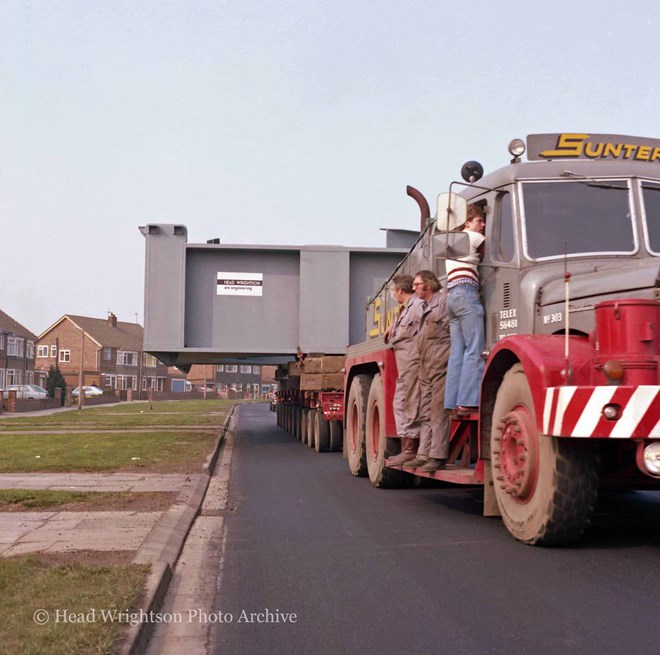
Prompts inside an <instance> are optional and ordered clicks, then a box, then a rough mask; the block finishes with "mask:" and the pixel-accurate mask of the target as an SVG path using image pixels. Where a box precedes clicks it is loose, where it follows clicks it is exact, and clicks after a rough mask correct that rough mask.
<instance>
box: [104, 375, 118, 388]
mask: <svg viewBox="0 0 660 655" xmlns="http://www.w3.org/2000/svg"><path fill="white" fill-rule="evenodd" d="M104 378H105V386H106V387H107V388H108V389H114V388H115V385H116V383H117V378H116V376H114V375H105V376H104Z"/></svg>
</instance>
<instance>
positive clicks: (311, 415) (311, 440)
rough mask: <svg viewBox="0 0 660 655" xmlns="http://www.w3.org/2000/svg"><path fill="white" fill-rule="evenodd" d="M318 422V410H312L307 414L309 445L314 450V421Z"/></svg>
mask: <svg viewBox="0 0 660 655" xmlns="http://www.w3.org/2000/svg"><path fill="white" fill-rule="evenodd" d="M315 420H316V410H315V409H310V410H309V414H307V442H306V443H307V445H308V446H309V447H310V448H314V421H315Z"/></svg>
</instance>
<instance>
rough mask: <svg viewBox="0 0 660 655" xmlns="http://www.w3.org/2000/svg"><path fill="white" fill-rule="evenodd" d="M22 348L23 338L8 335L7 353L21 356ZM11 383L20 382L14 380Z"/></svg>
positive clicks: (23, 344)
mask: <svg viewBox="0 0 660 655" xmlns="http://www.w3.org/2000/svg"><path fill="white" fill-rule="evenodd" d="M24 348H25V340H24V339H21V338H20V337H9V338H8V339H7V355H9V356H10V357H23V352H24ZM12 384H20V382H19V383H16V382H14V383H12Z"/></svg>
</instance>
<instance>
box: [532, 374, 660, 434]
mask: <svg viewBox="0 0 660 655" xmlns="http://www.w3.org/2000/svg"><path fill="white" fill-rule="evenodd" d="M608 404H616V405H619V406H620V407H621V410H622V412H621V418H619V419H618V420H614V421H613V420H609V419H606V418H604V417H603V415H602V413H601V412H602V409H603V406H604V405H608ZM543 433H544V434H547V435H550V436H553V437H609V438H612V439H632V438H635V439H637V438H644V439H646V438H649V437H652V438H660V386H651V385H649V386H638V387H623V386H622V387H617V386H606V387H549V388H548V389H547V390H546V394H545V403H544V407H543Z"/></svg>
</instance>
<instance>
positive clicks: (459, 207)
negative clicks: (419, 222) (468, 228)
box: [435, 193, 467, 232]
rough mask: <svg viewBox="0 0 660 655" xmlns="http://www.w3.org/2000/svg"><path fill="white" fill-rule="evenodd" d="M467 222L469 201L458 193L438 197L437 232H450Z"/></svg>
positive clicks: (443, 194)
mask: <svg viewBox="0 0 660 655" xmlns="http://www.w3.org/2000/svg"><path fill="white" fill-rule="evenodd" d="M466 220H467V200H466V199H465V198H463V196H459V195H458V194H456V193H441V194H440V195H439V196H438V205H437V212H436V221H435V231H436V232H450V231H451V230H455V229H456V228H457V227H458V226H459V225H463V223H465V221H466Z"/></svg>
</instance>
